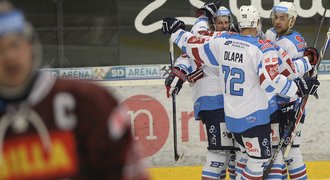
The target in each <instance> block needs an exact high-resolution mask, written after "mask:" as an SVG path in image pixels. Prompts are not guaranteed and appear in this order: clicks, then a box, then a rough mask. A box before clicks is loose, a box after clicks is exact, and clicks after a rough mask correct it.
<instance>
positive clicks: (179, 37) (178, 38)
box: [174, 31, 185, 44]
mask: <svg viewBox="0 0 330 180" xmlns="http://www.w3.org/2000/svg"><path fill="white" fill-rule="evenodd" d="M184 33H185V31H181V32H180V33H179V35H178V37H177V38H176V39H175V41H174V43H175V44H178V43H179V41H180V39H181V38H182V36H183V34H184Z"/></svg>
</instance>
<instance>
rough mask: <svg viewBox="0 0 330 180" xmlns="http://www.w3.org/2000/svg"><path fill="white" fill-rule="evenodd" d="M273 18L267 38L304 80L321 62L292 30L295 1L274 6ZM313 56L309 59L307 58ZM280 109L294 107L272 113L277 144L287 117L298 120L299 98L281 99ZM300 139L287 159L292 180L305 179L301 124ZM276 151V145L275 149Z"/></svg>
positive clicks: (314, 50) (315, 51) (295, 142)
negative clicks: (286, 110) (285, 55)
mask: <svg viewBox="0 0 330 180" xmlns="http://www.w3.org/2000/svg"><path fill="white" fill-rule="evenodd" d="M271 18H272V22H273V26H274V27H273V28H271V29H269V30H267V32H266V34H265V37H266V39H269V40H271V41H274V43H275V45H277V46H280V47H281V48H283V49H284V50H285V51H286V52H287V55H288V56H289V58H290V59H292V60H293V63H294V64H293V65H294V69H295V74H296V76H297V77H302V76H303V75H304V74H305V73H306V72H308V71H310V70H311V69H312V65H315V64H316V61H317V59H318V57H317V56H318V53H317V50H316V49H315V48H307V45H306V42H305V40H304V38H303V37H302V35H301V34H300V33H299V32H297V31H294V30H292V27H293V25H294V23H295V21H296V18H297V11H296V8H295V5H294V4H293V3H292V2H285V1H282V2H280V3H279V4H278V5H276V6H274V7H273V10H272V13H271ZM304 55H308V56H310V57H309V58H308V57H307V56H304ZM277 101H278V103H279V106H280V107H281V106H283V108H284V109H286V108H288V107H291V108H290V109H291V110H290V111H288V112H286V113H283V112H282V111H281V110H280V109H279V110H278V111H276V112H275V113H274V114H273V116H272V117H273V118H272V122H274V123H273V124H272V126H273V130H274V134H277V136H275V138H273V139H275V140H277V141H276V142H274V143H275V145H277V144H278V141H279V139H280V136H279V134H280V133H279V132H281V131H283V129H284V128H285V125H286V123H287V122H286V121H287V118H289V120H290V121H295V118H294V115H289V114H294V112H293V109H294V108H292V107H293V106H294V105H295V104H296V98H291V99H289V98H282V97H278V100H277ZM304 118H305V116H303V117H302V120H301V123H303V122H304ZM298 132H300V133H299V136H297V137H296V138H295V140H294V143H293V146H292V149H291V151H290V153H289V156H288V157H287V158H286V159H285V162H286V164H287V165H288V169H289V175H290V179H306V178H307V174H306V165H305V163H304V162H303V158H302V155H301V151H300V148H299V145H300V142H301V124H300V125H299V126H298ZM275 148H276V146H275Z"/></svg>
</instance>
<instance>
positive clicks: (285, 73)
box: [281, 69, 290, 77]
mask: <svg viewBox="0 0 330 180" xmlns="http://www.w3.org/2000/svg"><path fill="white" fill-rule="evenodd" d="M281 74H283V75H284V76H285V77H288V76H289V75H290V72H289V70H287V69H285V70H284V71H282V72H281Z"/></svg>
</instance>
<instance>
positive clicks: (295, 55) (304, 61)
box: [265, 28, 312, 104]
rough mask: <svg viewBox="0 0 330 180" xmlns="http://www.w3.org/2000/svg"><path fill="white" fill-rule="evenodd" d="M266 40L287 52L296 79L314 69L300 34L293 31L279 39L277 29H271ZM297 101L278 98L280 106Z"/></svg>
mask: <svg viewBox="0 0 330 180" xmlns="http://www.w3.org/2000/svg"><path fill="white" fill-rule="evenodd" d="M265 38H266V39H267V40H270V41H273V42H274V44H275V45H276V46H279V47H280V48H283V49H284V50H285V51H286V53H287V55H288V57H289V58H290V59H291V60H292V62H293V63H294V69H295V78H296V77H303V75H304V74H305V73H306V72H308V71H310V70H311V69H312V66H311V65H310V63H309V60H308V57H306V56H304V52H305V50H306V48H307V43H306V41H305V40H304V38H303V37H302V35H301V34H300V33H299V32H297V31H292V32H291V33H290V34H288V35H283V36H281V37H277V35H276V31H275V29H274V28H270V29H268V30H267V31H266V33H265ZM280 67H281V66H280ZM288 78H289V79H293V78H292V77H290V76H288ZM296 99H297V97H293V98H291V99H290V98H283V97H278V98H277V101H278V103H279V104H283V103H286V102H290V101H293V100H296Z"/></svg>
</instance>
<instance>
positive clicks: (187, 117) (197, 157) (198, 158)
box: [99, 75, 330, 167]
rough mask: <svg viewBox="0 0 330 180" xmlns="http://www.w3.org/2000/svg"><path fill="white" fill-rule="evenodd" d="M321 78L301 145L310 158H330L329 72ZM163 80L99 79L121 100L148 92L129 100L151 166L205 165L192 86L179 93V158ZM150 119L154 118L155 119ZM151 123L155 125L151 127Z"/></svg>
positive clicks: (310, 104) (310, 106) (310, 107)
mask: <svg viewBox="0 0 330 180" xmlns="http://www.w3.org/2000/svg"><path fill="white" fill-rule="evenodd" d="M319 79H321V86H320V88H319V97H320V99H318V100H316V99H315V98H313V97H310V98H309V101H308V103H307V113H308V114H307V119H306V120H305V124H304V125H303V126H304V127H303V129H304V131H303V143H302V145H301V146H302V152H303V156H304V159H305V160H306V161H319V160H330V148H329V147H328V146H329V139H330V106H329V105H330V102H329V101H330V99H329V98H328V97H329V96H328V92H329V89H330V81H329V80H330V78H329V75H320V77H319ZM163 81H164V80H138V81H136V80H135V81H103V82H99V83H100V84H102V85H103V86H106V87H108V88H109V89H110V91H111V92H114V93H115V94H116V95H118V96H119V98H120V99H121V101H125V100H126V101H127V98H129V97H132V96H136V95H139V96H144V97H140V98H139V97H135V98H130V101H129V102H130V104H131V106H134V107H133V109H132V108H130V113H129V115H130V117H131V122H134V123H133V125H134V126H135V128H134V129H132V130H133V132H134V133H135V135H136V136H137V137H138V138H139V141H141V142H142V144H143V145H144V148H145V149H146V152H147V153H149V156H148V158H147V159H148V161H149V162H150V165H151V166H153V167H155V166H185V165H202V164H203V162H204V160H205V155H206V151H207V150H206V146H207V143H206V141H205V139H204V140H203V133H201V131H200V124H199V122H198V121H195V120H194V118H193V117H191V115H192V111H193V110H192V106H193V104H192V99H191V88H189V86H187V85H186V86H184V87H183V89H182V90H181V92H180V94H179V96H177V129H178V149H179V154H180V155H181V154H182V153H184V156H183V158H182V160H180V161H179V162H174V160H173V138H172V132H173V130H172V104H171V103H172V101H171V99H168V98H166V96H165V87H164V86H163ZM147 96H149V97H147ZM150 97H151V98H150ZM153 98H154V99H155V100H153ZM155 102H156V103H155ZM157 102H158V105H157ZM160 104H161V105H160ZM159 107H163V108H164V109H165V111H166V113H165V114H164V113H162V112H161V110H160V109H161V108H159ZM166 116H167V117H166ZM148 119H149V120H150V119H151V122H150V121H148ZM167 126H169V129H168V128H167ZM150 127H152V128H151V129H150ZM167 132H168V134H167Z"/></svg>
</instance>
